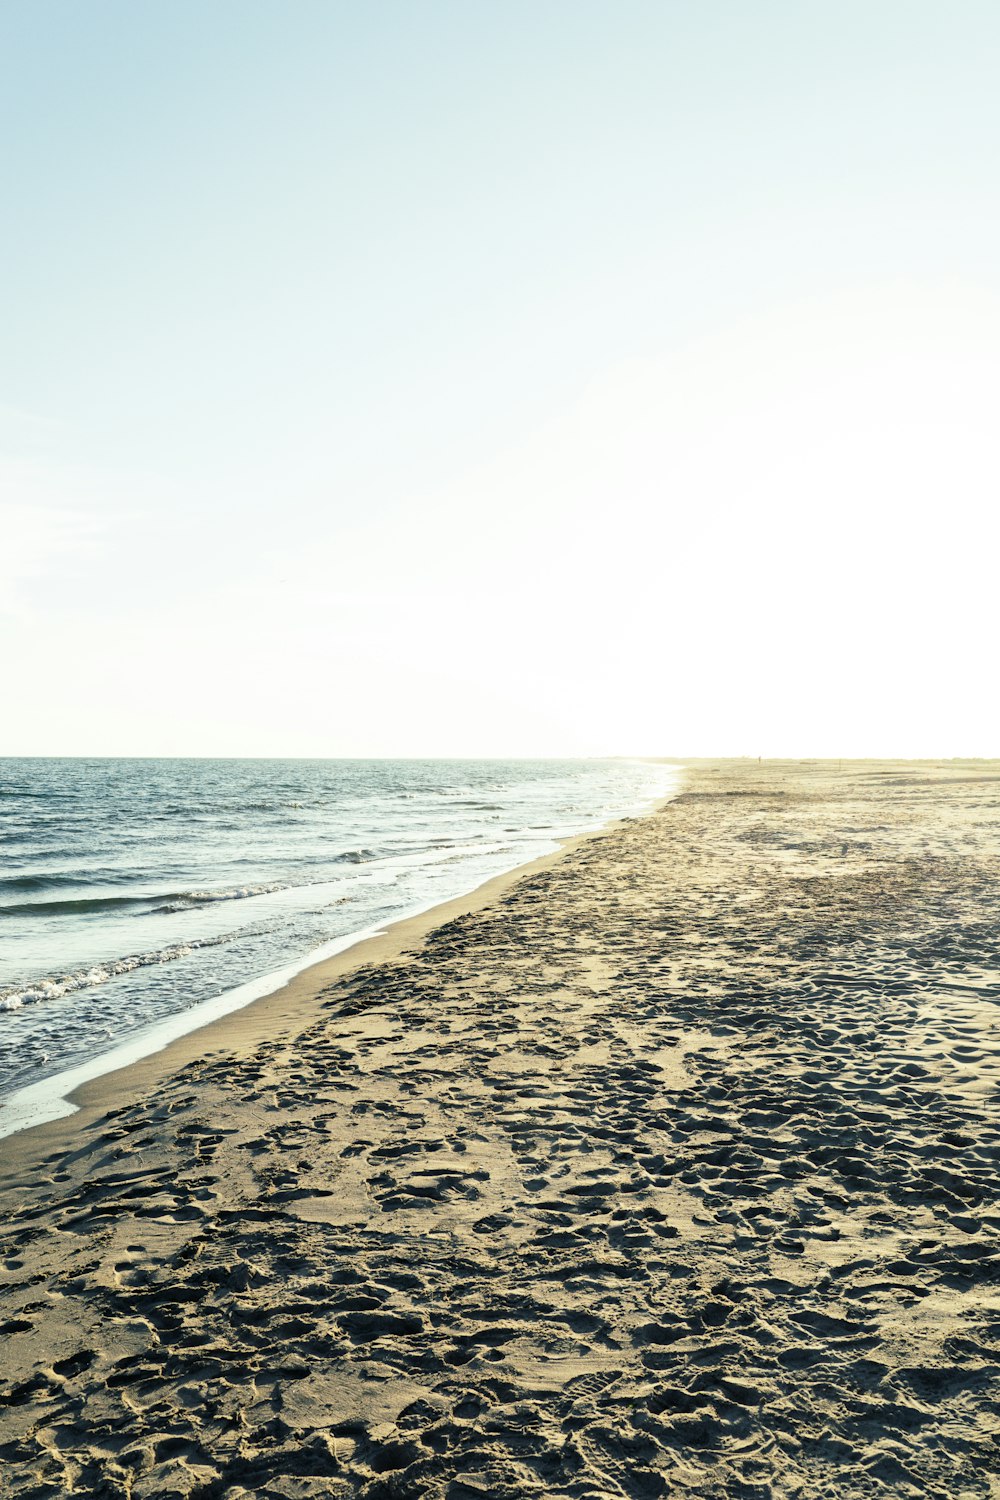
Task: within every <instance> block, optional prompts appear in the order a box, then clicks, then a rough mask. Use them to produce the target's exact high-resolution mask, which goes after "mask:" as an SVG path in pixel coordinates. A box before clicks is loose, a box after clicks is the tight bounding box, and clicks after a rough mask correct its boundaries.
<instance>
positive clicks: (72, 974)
mask: <svg viewBox="0 0 1000 1500" xmlns="http://www.w3.org/2000/svg"><path fill="white" fill-rule="evenodd" d="M675 774H676V773H675V772H674V771H673V770H672V769H671V768H670V767H667V766H661V765H651V764H646V763H643V762H633V761H302V760H272V761H261V760H246V761H240V760H27V759H18V760H0V1097H2V1096H4V1095H6V1094H9V1093H10V1092H11V1091H13V1090H14V1089H17V1088H20V1087H22V1086H24V1085H27V1084H31V1083H35V1082H37V1081H38V1080H40V1079H42V1078H45V1077H48V1076H49V1075H51V1074H54V1073H57V1072H59V1071H60V1070H62V1069H64V1068H67V1067H71V1066H74V1065H76V1064H78V1063H81V1062H84V1061H86V1060H88V1059H90V1058H93V1057H95V1056H97V1055H98V1054H100V1053H103V1052H106V1051H108V1050H109V1048H111V1047H113V1046H116V1045H118V1044H119V1043H121V1042H123V1041H126V1040H128V1038H129V1037H130V1036H132V1035H134V1034H135V1033H137V1032H139V1031H140V1030H141V1029H143V1028H145V1027H148V1026H150V1024H151V1023H153V1022H158V1021H163V1020H164V1019H165V1018H167V1017H171V1016H176V1015H177V1014H178V1013H179V1012H182V1011H185V1010H187V1009H189V1008H190V1007H191V1006H193V1005H196V1004H198V1003H199V1002H202V1001H205V1000H208V999H211V998H212V997H214V996H218V995H220V994H223V993H224V992H226V991H228V990H231V989H233V988H235V987H236V986H240V985H243V984H245V983H247V982H248V981H250V980H253V979H256V978H258V977H259V976H261V975H265V974H269V973H271V972H273V971H276V970H279V969H283V968H285V967H287V966H288V965H290V964H299V965H302V964H304V963H305V962H306V961H308V960H309V958H310V956H313V957H319V956H322V953H321V951H320V952H317V950H322V949H323V947H324V945H327V944H330V943H331V942H333V941H335V940H338V939H343V938H344V937H346V936H347V935H349V934H351V933H356V932H362V931H365V930H367V929H369V928H371V927H373V926H378V925H381V924H384V923H386V922H390V921H393V920H395V919H397V918H399V917H402V916H406V915H409V914H411V913H414V912H416V911H419V910H421V909H424V908H426V907H427V906H430V905H433V904H435V903H436V902H439V901H446V900H449V899H450V898H452V897H454V896H459V895H462V894H464V893H465V892H467V891H470V890H472V889H473V888H474V887H475V886H477V885H479V884H480V883H481V882H482V881H483V880H485V879H487V878H488V877H489V876H491V875H493V874H496V873H498V872H499V871H501V870H505V869H510V868H511V867H512V866H514V865H517V864H521V863H523V862H524V861H527V860H530V859H533V858H535V857H536V856H537V855H539V854H543V853H545V852H547V851H549V850H551V849H553V848H554V847H555V846H556V843H557V841H558V840H559V839H560V838H562V837H564V836H566V835H567V834H572V833H577V832H582V831H584V830H586V829H588V828H593V827H595V826H597V825H599V824H600V823H603V822H605V821H606V820H608V819H609V818H613V817H617V816H621V815H624V814H627V813H633V812H639V811H641V810H643V809H644V808H646V807H648V806H649V805H650V804H651V803H653V802H655V801H656V800H658V799H660V798H662V797H664V796H666V795H668V794H669V792H670V790H671V788H672V786H673V782H674V778H675Z"/></svg>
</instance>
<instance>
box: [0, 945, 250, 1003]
mask: <svg viewBox="0 0 1000 1500" xmlns="http://www.w3.org/2000/svg"><path fill="white" fill-rule="evenodd" d="M236 936H237V934H236V933H233V932H224V933H220V934H219V936H217V937H205V938H192V939H191V941H190V942H188V943H172V944H171V945H170V946H169V947H167V948H156V949H154V950H153V951H152V952H150V953H132V954H130V955H129V956H128V957H127V958H113V959H108V960H107V961H106V962H104V963H100V964H94V965H93V966H92V967H91V968H89V969H78V970H76V972H75V973H72V974H60V975H58V976H54V977H52V978H49V979H35V980H32V981H30V983H24V982H22V983H21V984H20V985H16V986H14V985H12V986H10V987H9V988H8V989H4V990H0V1011H3V1010H7V1011H12V1010H20V1009H21V1007H22V1006H24V1005H31V1004H33V1003H34V1002H35V1001H37V1000H58V999H59V998H60V997H61V996H63V995H71V994H73V993H74V992H75V991H76V990H89V989H94V988H96V986H97V985H99V984H107V982H108V980H109V979H115V978H117V977H118V975H119V974H131V973H132V971H133V970H134V969H148V968H149V967H150V966H151V965H152V964H168V963H171V962H172V961H173V960H174V959H176V958H185V957H186V956H187V955H188V954H189V953H194V952H195V951H196V949H198V948H215V947H217V946H218V945H219V944H221V943H231V942H232V941H233V939H234V937H236Z"/></svg>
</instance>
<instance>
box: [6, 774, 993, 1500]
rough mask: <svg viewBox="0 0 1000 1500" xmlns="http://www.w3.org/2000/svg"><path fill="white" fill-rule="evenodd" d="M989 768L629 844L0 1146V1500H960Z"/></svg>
mask: <svg viewBox="0 0 1000 1500" xmlns="http://www.w3.org/2000/svg"><path fill="white" fill-rule="evenodd" d="M998 1007H1000V766H998V765H997V764H995V763H985V762H970V763H958V762H948V763H944V764H943V765H941V766H937V765H929V764H922V763H888V762H870V763H867V762H844V763H843V764H842V765H839V764H838V763H835V762H834V763H805V764H800V763H791V762H783V763H770V764H768V763H765V764H763V765H759V764H758V763H757V762H755V761H754V762H750V761H740V762H736V761H732V762H714V763H711V762H691V763H689V764H688V766H687V769H686V771H685V780H684V791H683V792H682V794H681V795H680V796H679V797H677V798H676V799H674V800H673V801H671V802H669V803H667V804H665V806H664V807H663V808H662V809H661V810H660V811H659V812H657V813H653V814H650V815H649V816H646V817H642V818H637V819H633V820H629V821H626V822H623V823H620V824H617V825H615V826H613V827H612V828H610V829H609V830H607V831H605V832H603V833H601V834H598V835H595V836H593V837H588V838H583V839H580V840H577V841H575V842H574V843H573V844H572V845H571V846H570V847H568V848H567V849H566V850H565V851H563V852H562V853H561V854H560V855H558V856H554V857H552V858H550V859H548V860H545V861H542V862H539V863H538V864H536V865H534V866H531V867H529V868H528V869H527V871H525V872H523V873H521V874H520V875H517V874H515V875H513V876H507V877H502V878H501V879H499V880H497V881H494V882H491V884H490V886H488V887H486V888H484V890H483V891H482V892H480V893H478V895H477V896H476V897H474V898H470V899H468V900H466V901H463V902H457V903H454V904H453V905H452V907H451V908H448V909H445V910H441V909H439V910H438V911H437V912H436V913H433V914H431V915H430V916H428V917H426V918H423V919H420V920H418V921H417V922H416V923H413V924H408V925H404V926H402V927H401V928H399V929H395V930H394V931H392V932H390V933H389V934H388V935H387V936H386V937H385V938H383V939H380V940H377V941H376V942H375V944H374V945H370V946H365V947H363V948H361V949H357V950H354V952H353V953H351V954H347V955H342V956H341V957H340V958H339V959H338V960H335V961H333V962H332V963H331V964H328V965H322V966H319V967H318V968H316V969H313V970H309V971H307V972H306V973H305V974H303V975H300V976H299V977H298V979H296V980H295V981H294V982H293V983H292V985H290V986H289V987H288V989H287V990H285V991H281V992H279V993H278V994H277V995H274V996H270V997H268V998H267V999H266V1000H262V1001H259V1002H257V1003H256V1004H254V1005H253V1006H251V1007H249V1008H248V1009H247V1010H244V1011H240V1012H237V1013H234V1014H233V1015H231V1016H229V1017H226V1018H225V1019H223V1020H222V1021H219V1022H217V1023H215V1024H213V1025H212V1026H211V1027H209V1028H206V1029H205V1030H204V1031H201V1032H198V1033H196V1034H194V1035H192V1036H189V1037H186V1038H183V1039H182V1040H181V1041H179V1042H178V1043H176V1044H175V1045H174V1046H172V1047H171V1048H169V1049H167V1051H165V1052H163V1053H161V1054H159V1055H158V1056H157V1057H154V1058H148V1059H145V1060H144V1061H143V1062H142V1063H139V1064H137V1065H136V1066H135V1067H133V1068H131V1069H128V1070H126V1071H125V1072H122V1073H118V1074H112V1075H108V1076H107V1077H105V1078H101V1079H98V1080H96V1081H94V1082H93V1083H91V1084H88V1085H87V1086H86V1088H85V1089H84V1090H83V1091H82V1092H81V1095H80V1096H79V1098H78V1100H77V1102H78V1103H80V1104H81V1110H80V1113H79V1114H77V1115H76V1116H74V1117H73V1118H72V1119H70V1120H63V1121H57V1122H54V1123H53V1124H50V1125H46V1126H43V1127H40V1128H39V1129H37V1130H33V1131H28V1132H25V1133H22V1134H20V1135H15V1136H11V1137H9V1138H7V1139H6V1140H3V1141H0V1214H2V1226H3V1227H2V1243H0V1336H2V1339H0V1364H2V1369H0V1375H2V1379H0V1494H2V1495H4V1496H15V1495H16V1496H18V1497H27V1496H31V1497H43V1496H46V1497H48V1496H51V1497H57V1496H64V1495H77V1496H95V1497H104V1496H108V1497H122V1500H125V1497H133V1500H161V1497H162V1500H174V1497H186V1500H250V1497H254V1500H256V1497H258V1496H264V1497H272V1496H273V1497H281V1500H307V1497H309V1500H311V1497H321V1496H322V1497H347V1496H355V1495H357V1496H364V1497H367V1500H411V1497H412V1500H423V1497H427V1500H441V1497H447V1500H472V1497H482V1500H485V1497H489V1500H516V1497H522V1496H523V1497H532V1496H538V1497H543V1496H558V1495H566V1496H576V1497H580V1500H598V1497H605V1496H615V1497H618V1496H624V1497H628V1500H644V1497H647V1496H651V1497H652V1496H661V1495H662V1496H685V1495H690V1496H699V1497H727V1500H729V1497H740V1500H766V1497H772V1496H773V1497H786V1496H787V1497H803V1500H805V1497H809V1500H812V1497H827V1500H853V1497H862V1496H882V1495H886V1494H891V1495H902V1496H913V1497H940V1500H973V1497H975V1500H987V1497H994V1500H995V1497H998V1496H1000V1201H998V1172H1000V1008H998Z"/></svg>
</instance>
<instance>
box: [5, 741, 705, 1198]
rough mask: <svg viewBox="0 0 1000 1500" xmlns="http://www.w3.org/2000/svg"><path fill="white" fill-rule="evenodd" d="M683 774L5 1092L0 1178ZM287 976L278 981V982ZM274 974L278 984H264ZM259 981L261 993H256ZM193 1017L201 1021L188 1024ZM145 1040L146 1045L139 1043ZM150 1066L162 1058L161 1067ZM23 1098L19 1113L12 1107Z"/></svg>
mask: <svg viewBox="0 0 1000 1500" xmlns="http://www.w3.org/2000/svg"><path fill="white" fill-rule="evenodd" d="M684 774H685V772H684V767H683V766H682V765H680V764H679V763H678V764H677V777H676V783H675V786H674V789H673V790H672V791H671V792H670V794H669V795H668V796H667V797H665V798H660V797H657V798H656V799H654V800H653V801H652V802H651V803H650V804H649V805H648V806H646V807H645V808H643V810H641V811H639V812H636V813H631V814H626V815H625V816H623V817H619V818H613V819H610V820H609V821H608V822H605V823H601V824H598V825H597V826H596V827H593V828H589V829H587V830H585V831H584V832H583V833H577V834H570V835H568V836H567V837H566V838H562V839H559V840H558V841H557V847H556V848H555V849H552V850H550V851H549V852H548V853H546V854H542V855H539V856H537V857H536V858H535V859H532V860H528V861H526V862H524V863H522V864H518V865H512V866H511V867H510V868H509V869H507V870H502V871H500V872H499V873H498V874H496V875H492V876H490V877H489V878H488V879H487V880H485V881H482V882H480V884H479V885H477V886H473V887H472V889H471V890H469V891H467V892H464V893H463V894H461V895H459V896H455V897H452V898H451V899H449V900H447V901H437V902H434V903H433V904H432V905H430V906H427V907H423V908H421V909H420V910H418V911H416V912H412V913H410V914H408V915H406V916H402V917H399V918H397V919H396V920H395V921H393V922H388V923H385V924H384V925H382V926H379V927H373V928H365V929H361V930H360V931H359V932H357V933H347V934H345V935H344V937H343V938H342V939H332V940H331V942H330V943H328V944H324V945H323V946H324V947H325V948H330V947H333V946H334V945H337V947H336V951H335V952H333V953H330V954H329V955H328V956H326V957H323V958H320V959H313V958H312V956H311V955H310V956H307V958H306V959H305V960H304V961H303V962H302V964H301V965H295V964H292V965H286V966H283V967H282V968H281V969H279V970H276V971H274V973H272V974H264V975H260V976H259V977H258V978H256V979H251V980H248V981H247V982H246V983H244V984H242V985H238V986H236V987H235V988H234V989H231V990H226V991H224V992H223V993H222V994H221V995H217V996H214V997H212V998H211V999H208V1000H204V1001H201V1002H199V1003H198V1004H197V1005H195V1006H192V1007H191V1008H190V1009H189V1010H186V1011H179V1012H177V1013H176V1014H175V1015H173V1016H169V1017H165V1018H164V1019H163V1020H161V1021H158V1022H154V1023H153V1024H152V1025H150V1026H148V1027H145V1028H143V1029H142V1030H141V1031H139V1032H137V1033H136V1034H135V1036H133V1037H132V1038H130V1039H127V1040H125V1041H123V1042H121V1043H119V1044H118V1045H116V1046H114V1047H110V1048H109V1049H108V1050H107V1051H106V1052H102V1053H99V1054H98V1055H97V1056H96V1057H94V1058H90V1059H88V1060H86V1061H85V1062H83V1063H79V1064H75V1065H74V1066H72V1067H70V1068H65V1069H61V1070H60V1071H59V1072H57V1073H53V1074H52V1075H50V1077H49V1078H45V1079H41V1080H40V1081H39V1082H37V1083H35V1084H28V1085H25V1086H24V1087H23V1088H19V1089H16V1090H14V1092H13V1093H11V1094H10V1095H8V1096H7V1098H6V1099H3V1100H0V1180H2V1178H3V1175H4V1172H5V1170H6V1169H7V1167H8V1165H13V1166H15V1167H16V1165H17V1164H19V1163H20V1162H22V1161H23V1160H24V1158H25V1157H26V1156H29V1155H34V1151H33V1150H32V1149H30V1148H29V1142H30V1143H31V1145H32V1146H33V1145H34V1144H35V1143H37V1144H38V1145H39V1148H40V1149H50V1148H52V1147H54V1146H56V1145H59V1144H63V1143H68V1141H69V1140H70V1139H71V1137H72V1134H73V1133H74V1132H75V1131H76V1130H78V1129H81V1128H83V1127H84V1126H85V1125H86V1124H88V1123H90V1122H91V1121H92V1119H93V1118H94V1117H95V1116H98V1115H99V1114H100V1112H101V1110H102V1109H104V1108H105V1107H106V1105H107V1103H108V1102H109V1100H110V1099H111V1098H112V1094H113V1092H114V1093H115V1097H116V1098H117V1089H118V1088H124V1089H125V1091H126V1093H127V1094H128V1095H129V1097H131V1091H132V1090H134V1089H139V1090H144V1089H147V1088H150V1087H154V1086H155V1084H156V1081H157V1079H158V1078H159V1077H160V1076H164V1075H168V1074H169V1073H171V1072H173V1071H174V1070H175V1068H178V1067H184V1066H185V1065H186V1064H188V1063H189V1062H191V1061H192V1060H193V1059H195V1058H198V1057H202V1056H204V1055H205V1051H204V1048H203V1047H201V1046H199V1045H198V1042H199V1040H201V1039H204V1041H205V1043H206V1044H208V1045H210V1046H212V1047H213V1049H214V1050H221V1051H227V1050H232V1051H237V1050H238V1049H239V1048H242V1047H244V1046H256V1045H260V1043H261V1042H263V1041H265V1040H277V1039H280V1040H285V1039H288V1038H289V1037H290V1036H294V1035H295V1034H297V1033H295V1032H294V1031H292V1032H291V1033H289V1032H288V1031H287V1029H285V1028H287V1026H288V1025H289V1023H290V1024H291V1025H292V1026H293V1027H294V1026H296V1025H298V1024H299V1023H301V1025H302V1026H305V1025H307V1024H308V1022H309V1020H310V1019H311V1017H310V1014H309V1009H310V1003H313V1004H315V1002H316V1000H317V998H318V995H319V990H320V989H321V988H322V987H323V986H325V985H328V984H331V983H334V982H336V981H337V980H339V979H342V978H345V977H346V976H347V975H349V974H351V973H353V972H354V970H355V969H357V968H361V967H362V966H365V965H368V964H381V963H387V962H391V961H392V960H393V958H396V957H398V956H399V955H400V954H401V953H402V952H403V951H404V950H405V949H406V947H407V946H408V945H409V944H411V943H419V942H421V941H422V940H423V939H424V938H425V937H426V936H427V935H428V934H429V933H431V932H433V931H434V929H435V928H436V927H437V926H438V925H440V924H443V923H445V922H448V921H451V920H453V919H454V918H455V917H457V916H461V915H464V914H466V913H469V912H473V911H477V910H479V909H481V908H482V907H484V906H486V905H488V904H489V903H490V902H491V901H494V900H496V899H497V898H498V897H499V896H501V895H502V894H503V893H504V892H505V891H506V890H507V889H508V888H509V886H510V885H511V884H512V883H513V882H515V881H516V880H518V879H520V878H521V877H523V876H530V875H531V874H533V873H535V872H536V871H541V870H544V869H547V868H548V867H549V865H550V864H551V863H552V862H553V861H555V860H558V859H560V858H562V857H563V855H564V854H566V853H568V852H569V851H571V850H572V849H574V848H576V847H577V846H578V845H579V844H581V843H584V842H586V841H588V840H590V839H593V838H599V837H601V836H602V835H604V834H606V833H609V832H611V831H612V830H613V829H615V828H617V827H619V826H620V825H622V824H625V823H628V822H631V821H633V820H634V819H636V818H643V817H648V816H653V815H655V814H656V813H657V812H659V811H660V810H661V808H662V807H664V806H666V804H667V803H668V802H670V801H672V800H673V798H674V797H676V796H679V795H680V794H681V792H682V790H683V785H684ZM286 974H287V978H282V977H281V976H282V975H286ZM276 978H277V981H278V982H277V983H276V984H272V980H274V979H276ZM262 985H266V986H268V987H267V988H266V989H263V990H259V986H262ZM250 990H259V992H258V993H256V994H251V995H248V996H247V998H245V999H239V1000H237V1001H236V1002H235V1003H231V1002H232V997H234V996H236V995H242V994H243V993H244V992H246V991H250ZM227 1002H230V1003H227ZM283 1003H284V1004H285V1005H287V1006H288V1007H289V1010H288V1011H287V1012H285V1011H283V1010H282V1008H281V1007H282V1004H283ZM261 1007H266V1008H267V1011H266V1013H265V1012H264V1011H261V1010H260V1008H261ZM258 1012H259V1014H258ZM272 1012H273V1014H272ZM198 1016H203V1017H204V1019H194V1020H191V1018H192V1017H198ZM240 1018H246V1019H247V1020H249V1021H250V1022H251V1023H252V1024H250V1025H249V1026H245V1027H244V1026H241V1025H240ZM189 1022H190V1024H187V1023H189ZM148 1042H151V1043H152V1045H148V1046H147V1043H148ZM159 1060H162V1066H161V1065H160V1061H159ZM25 1100H26V1101H27V1109H25V1107H24V1105H23V1104H22V1103H21V1101H25ZM19 1106H20V1107H19ZM33 1106H34V1107H33ZM25 1113H27V1114H28V1118H27V1119H26V1120H25V1122H24V1123H23V1124H22V1123H13V1124H12V1125H10V1126H9V1128H5V1124H6V1123H7V1117H8V1115H10V1114H12V1115H14V1117H15V1121H19V1120H20V1119H21V1118H22V1117H23V1115H24V1114H25ZM14 1143H20V1144H19V1145H18V1144H14Z"/></svg>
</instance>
